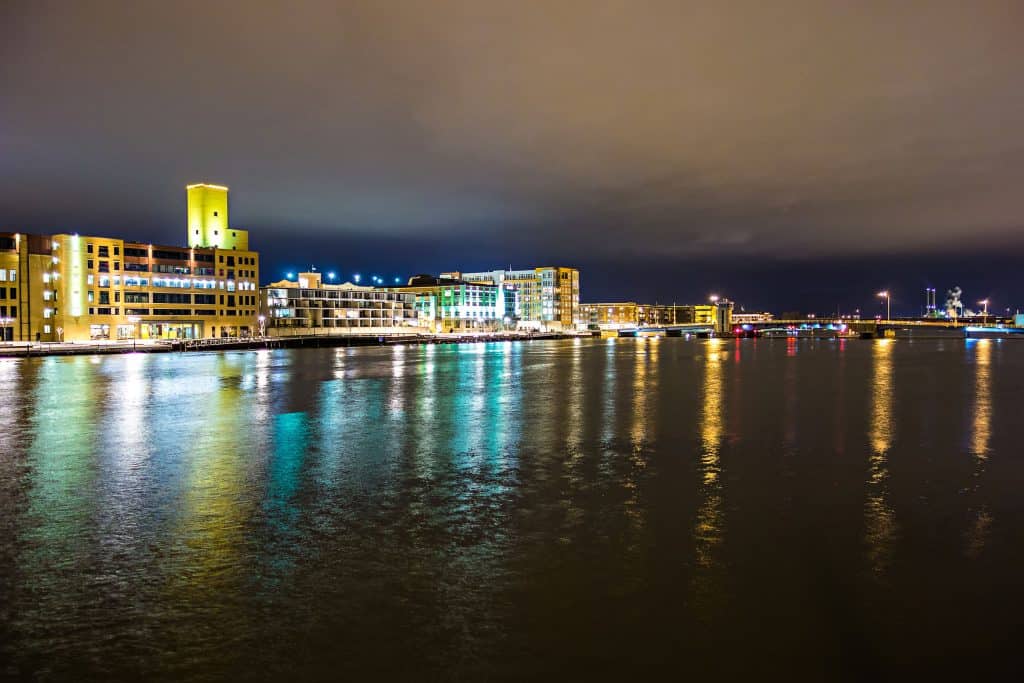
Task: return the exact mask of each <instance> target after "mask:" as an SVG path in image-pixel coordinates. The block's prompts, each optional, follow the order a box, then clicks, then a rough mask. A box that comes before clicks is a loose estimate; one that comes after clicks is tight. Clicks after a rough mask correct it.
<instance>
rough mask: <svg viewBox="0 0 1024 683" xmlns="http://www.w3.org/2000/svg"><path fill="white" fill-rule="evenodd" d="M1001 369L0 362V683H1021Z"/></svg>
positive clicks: (266, 359) (1019, 361)
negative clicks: (895, 682) (663, 682)
mask: <svg viewBox="0 0 1024 683" xmlns="http://www.w3.org/2000/svg"><path fill="white" fill-rule="evenodd" d="M1022 384H1024V343H1015V342H1013V341H1006V342H998V341H973V342H966V343H965V342H963V341H962V340H961V341H954V340H945V341H935V342H928V341H913V342H911V341H907V340H897V341H884V340H883V341H875V342H872V341H859V340H857V341H845V342H843V341H799V342H797V341H795V340H784V339H778V340H740V341H732V340H729V341H719V340H710V341H708V340H704V341H689V340H682V339H661V340H646V339H620V340H597V339H594V340H590V339H588V340H577V341H553V342H528V343H496V344H467V345H460V346H454V345H453V346H408V347H393V348H392V347H374V348H359V349H329V350H328V349H323V350H296V351H261V352H245V353H226V354H188V355H172V354H156V355H128V356H109V357H99V358H90V357H76V358H62V359H56V358H53V359H34V360H0V662H2V664H0V667H2V668H0V673H3V674H5V675H7V676H13V677H29V676H43V677H46V676H51V677H54V678H68V679H70V678H75V679H81V678H120V679H129V678H142V677H144V678H166V679H170V678H174V679H178V678H200V679H224V678H246V679H253V678H279V677H285V676H286V674H294V675H295V676H296V677H297V678H344V677H346V676H350V677H356V676H358V677H366V678H369V677H371V676H375V677H378V678H381V677H386V678H406V679H415V680H431V679H443V680H451V679H457V680H487V679H509V678H518V679H524V678H558V679H566V680H573V679H617V680H629V679H630V678H631V677H632V678H635V677H644V676H647V677H650V676H653V675H654V674H656V673H658V674H661V675H665V674H667V675H669V676H671V677H672V678H687V677H697V676H701V675H712V676H736V675H743V676H747V677H765V676H767V675H785V674H789V675H792V676H794V677H799V678H803V679H826V678H827V679H846V680H862V679H874V678H887V677H896V676H902V677H909V678H914V679H917V678H920V677H921V676H928V677H930V678H932V679H935V678H946V677H972V678H981V677H988V676H989V675H991V674H996V673H1003V674H1012V673H1013V672H1017V673H1019V671H1020V669H1021V668H1022V665H1021V664H1020V661H1021V660H1020V659H1019V658H1018V656H1017V654H1016V651H1017V649H1018V647H1019V643H1020V636H1021V635H1022V628H1021V626H1022V624H1024V616H1022V615H1024V611H1022V610H1024V590H1022V581H1024V579H1022V576H1024V448H1022V447H1021V442H1022V439H1021V435H1022V433H1024V430H1022V427H1024V418H1022V416H1021V413H1022V410H1021V409H1022V405H1024V404H1022V400H1021V398H1022V393H1021V390H1022Z"/></svg>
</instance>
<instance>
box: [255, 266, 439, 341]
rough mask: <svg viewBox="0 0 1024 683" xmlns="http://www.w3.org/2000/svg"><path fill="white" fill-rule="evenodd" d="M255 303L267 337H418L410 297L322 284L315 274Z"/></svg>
mask: <svg viewBox="0 0 1024 683" xmlns="http://www.w3.org/2000/svg"><path fill="white" fill-rule="evenodd" d="M260 301H261V316H262V318H263V320H262V321H261V322H262V323H263V333H264V334H266V335H267V336H289V335H308V334H328V335H330V334H395V333H404V334H410V333H415V332H420V331H423V328H422V326H421V324H420V321H419V316H418V314H417V310H416V295H415V294H414V293H412V292H404V291H395V290H389V289H383V288H378V287H363V286H360V285H354V284H352V283H350V282H346V283H344V284H339V285H335V284H324V283H323V278H322V277H321V274H320V273H316V272H310V273H299V276H298V278H297V280H281V281H280V282H274V283H272V284H269V285H267V286H266V287H263V288H261V290H260Z"/></svg>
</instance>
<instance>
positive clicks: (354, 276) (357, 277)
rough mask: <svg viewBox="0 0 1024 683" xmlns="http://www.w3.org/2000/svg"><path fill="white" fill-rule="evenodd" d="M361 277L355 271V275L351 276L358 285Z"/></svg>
mask: <svg viewBox="0 0 1024 683" xmlns="http://www.w3.org/2000/svg"><path fill="white" fill-rule="evenodd" d="M361 277H362V276H361V275H360V274H359V273H356V274H355V275H353V276H352V279H353V280H355V281H356V284H357V285H358V284H359V280H360V278H361Z"/></svg>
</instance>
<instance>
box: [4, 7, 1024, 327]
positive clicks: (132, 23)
mask: <svg viewBox="0 0 1024 683" xmlns="http://www.w3.org/2000/svg"><path fill="white" fill-rule="evenodd" d="M137 4H138V5H140V6H137ZM1022 28H1024V3H1021V2H1019V1H1017V2H1005V3H997V2H980V1H974V2H963V1H962V0H960V1H958V2H940V1H938V0H931V1H928V2H909V1H903V2H869V1H864V2H850V1H848V0H847V1H842V2H838V1H835V2H830V1H827V0H806V1H803V2H763V1H757V2H749V3H747V2H700V3H697V2H693V3H690V2H681V1H678V0H676V1H673V2H639V1H637V0H622V1H621V2H599V1H597V0H579V1H558V0H548V1H545V2H480V1H479V0H466V1H465V2H447V1H444V0H431V1H430V2H381V1H380V0H372V1H366V2H362V1H358V2H357V1H355V0H348V1H345V2H331V3H314V2H306V1H304V2H299V3H285V2H282V3H265V2H257V1H256V0H249V1H248V2H237V3H227V2H209V1H208V0H207V1H205V2H195V3H193V2H178V1H176V2H145V3H129V2H125V3H118V2H87V1H85V0H76V1H75V2H42V1H40V0H26V1H20V0H13V1H12V0H6V1H5V2H2V3H0V229H7V230H21V231H35V232H58V231H60V232H67V231H78V232H83V233H95V234H108V235H112V236H124V237H127V238H134V239H139V240H151V241H155V242H161V243H167V244H179V243H182V242H183V240H184V221H185V190H184V186H185V184H186V183H189V182H198V181H208V182H216V183H223V184H226V185H229V186H230V187H231V222H232V224H233V225H234V226H235V227H239V228H247V229H249V230H251V231H252V235H251V237H252V243H253V246H254V248H256V249H259V250H260V251H261V253H262V270H263V279H264V281H269V280H270V279H277V278H278V277H279V276H280V275H281V274H283V272H284V271H286V270H294V269H298V268H302V267H305V266H307V265H309V264H310V263H315V264H316V265H317V266H319V267H320V268H321V269H324V270H328V269H336V270H338V271H339V272H341V273H353V272H361V273H366V274H369V273H378V274H381V275H386V276H388V277H389V278H390V277H394V276H395V275H402V276H407V275H408V274H411V273H416V272H434V273H436V272H439V271H442V270H449V269H457V268H461V269H464V270H477V269H485V268H487V269H490V268H498V267H502V266H506V265H508V264H510V263H511V264H512V265H513V266H515V267H525V266H532V265H552V264H560V265H575V266H577V267H579V268H580V269H581V271H582V275H581V279H582V287H583V299H584V300H585V301H600V300H609V299H620V300H627V299H632V300H641V301H644V300H646V301H653V300H659V301H663V302H666V301H673V300H675V301H679V302H694V301H701V300H704V299H705V298H706V296H707V295H708V294H709V293H712V292H715V293H718V294H722V295H726V296H730V297H731V298H734V299H736V300H737V301H738V302H739V303H740V304H743V305H744V306H745V307H746V308H747V309H748V310H752V309H761V308H768V309H771V310H775V311H777V312H778V311H782V310H804V311H810V310H816V311H819V312H835V311H836V310H837V308H838V309H840V310H841V311H844V312H849V311H850V310H852V309H853V308H855V307H862V308H865V309H867V310H869V311H871V312H872V313H873V312H875V309H877V308H878V306H879V304H878V302H877V301H876V298H875V297H874V293H875V292H877V291H878V290H879V289H885V288H889V289H891V290H892V291H893V294H894V300H893V309H894V313H895V312H906V313H911V312H917V311H918V309H919V308H920V307H921V305H923V302H924V295H923V288H924V287H926V286H934V287H936V288H937V289H938V290H939V293H940V301H941V299H942V296H941V294H942V293H943V292H944V291H945V290H946V289H947V288H950V287H952V286H954V285H959V286H961V287H963V289H964V291H965V300H966V301H969V302H974V301H976V300H977V299H981V298H984V297H990V298H991V299H992V300H993V306H994V308H996V309H998V310H1003V309H1004V308H1006V307H1011V308H1017V307H1018V306H1019V307H1024V278H1022V276H1021V272H1022V268H1021V267H1020V260H1021V255H1022V253H1024V230H1022V227H1024V39H1022V38H1021V30H1022Z"/></svg>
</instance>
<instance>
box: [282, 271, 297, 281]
mask: <svg viewBox="0 0 1024 683" xmlns="http://www.w3.org/2000/svg"><path fill="white" fill-rule="evenodd" d="M293 277H295V273H285V276H284V279H285V280H291V279H292V278H293Z"/></svg>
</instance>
